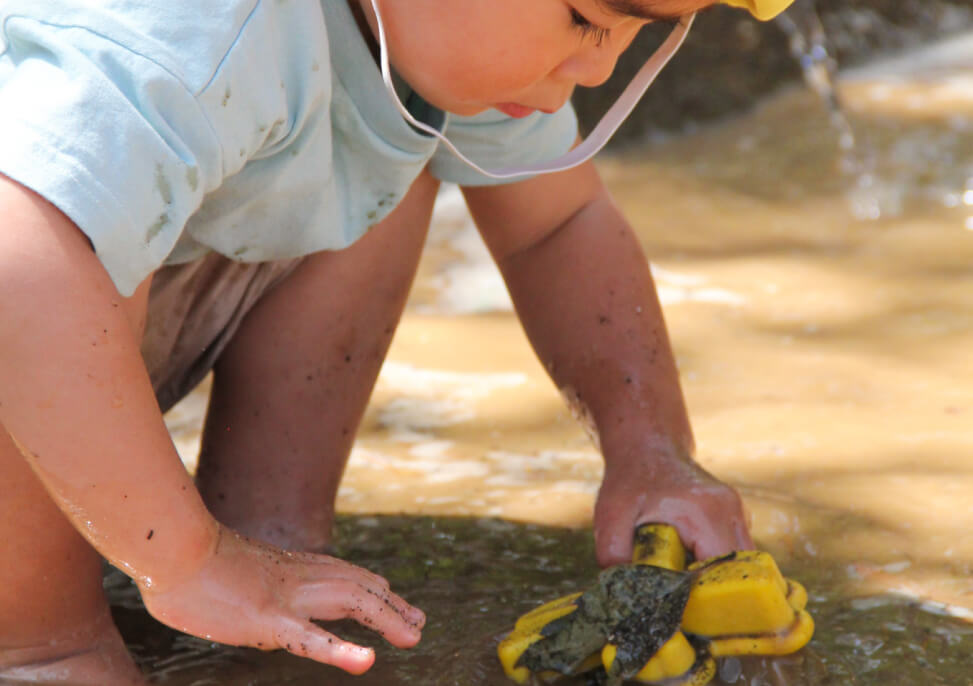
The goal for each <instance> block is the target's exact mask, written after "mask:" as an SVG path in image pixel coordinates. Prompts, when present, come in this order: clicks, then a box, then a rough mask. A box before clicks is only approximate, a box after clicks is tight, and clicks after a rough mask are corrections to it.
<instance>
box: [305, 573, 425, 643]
mask: <svg viewBox="0 0 973 686" xmlns="http://www.w3.org/2000/svg"><path fill="white" fill-rule="evenodd" d="M294 609H295V610H297V611H299V612H300V613H301V614H302V615H304V616H307V617H310V618H312V619H323V620H336V619H346V618H348V619H354V620H355V621H357V622H358V623H359V624H361V625H362V626H365V627H367V628H369V629H371V630H372V631H375V632H376V633H378V634H379V635H380V636H382V637H383V638H384V639H385V640H387V641H388V642H389V643H391V644H392V645H395V646H397V647H399V648H409V647H412V646H414V645H415V644H416V643H418V642H419V639H420V638H421V637H422V633H421V628H422V626H423V624H424V623H425V615H424V614H423V613H422V611H421V610H419V609H418V608H414V607H412V606H411V605H409V604H408V603H407V602H406V601H405V600H403V599H402V598H400V597H399V596H397V595H395V594H394V593H392V592H391V591H389V590H388V589H385V588H380V587H375V586H369V585H368V584H366V583H361V582H358V581H349V580H345V579H333V578H329V579H321V580H320V581H318V582H313V583H304V584H301V586H300V588H299V589H298V590H297V593H296V595H295V597H294Z"/></svg>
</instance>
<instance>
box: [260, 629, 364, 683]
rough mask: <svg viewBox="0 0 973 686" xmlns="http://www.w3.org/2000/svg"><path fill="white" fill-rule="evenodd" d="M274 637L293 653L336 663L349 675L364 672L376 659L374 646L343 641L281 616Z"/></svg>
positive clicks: (279, 643) (319, 660)
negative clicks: (368, 646) (366, 646)
mask: <svg viewBox="0 0 973 686" xmlns="http://www.w3.org/2000/svg"><path fill="white" fill-rule="evenodd" d="M274 639H275V640H276V642H277V645H279V646H280V647H281V648H283V649H284V650H286V651H288V652H290V653H294V654H295V655H299V656H301V657H308V658H311V659H312V660H315V661H316V662H322V663H324V664H329V665H334V666H335V667H337V668H339V669H343V670H345V671H346V672H348V673H350V674H362V673H364V672H366V671H368V669H369V668H370V667H371V666H372V664H374V662H375V651H374V650H372V649H371V648H363V647H362V646H359V645H356V644H354V643H350V642H348V641H344V640H342V639H340V638H338V637H337V636H335V635H334V634H331V633H328V632H327V631H325V630H324V629H322V628H320V627H317V626H315V625H314V624H311V623H310V622H302V621H298V620H295V619H291V618H288V617H281V618H280V620H279V621H278V625H277V627H276V628H275V629H274Z"/></svg>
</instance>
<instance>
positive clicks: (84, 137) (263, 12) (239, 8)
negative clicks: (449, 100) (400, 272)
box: [0, 0, 577, 295]
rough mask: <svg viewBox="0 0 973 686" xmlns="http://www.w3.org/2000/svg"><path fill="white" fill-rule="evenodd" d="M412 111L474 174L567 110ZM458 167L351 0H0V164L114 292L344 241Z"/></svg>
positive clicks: (558, 137) (466, 172) (571, 135)
mask: <svg viewBox="0 0 973 686" xmlns="http://www.w3.org/2000/svg"><path fill="white" fill-rule="evenodd" d="M399 86H400V88H399V93H400V96H401V97H402V98H403V100H404V101H406V103H407V106H408V107H409V109H410V111H412V112H413V113H414V114H417V115H418V116H419V117H420V118H422V119H423V120H424V121H426V122H427V123H430V124H431V125H433V126H436V127H437V128H439V129H440V130H441V131H443V132H444V133H446V135H448V136H449V138H450V139H451V140H452V141H453V142H454V143H455V144H456V145H457V147H459V148H460V149H461V150H462V151H463V152H464V153H465V154H467V155H468V156H469V157H470V158H471V159H473V160H474V161H475V162H477V163H478V164H479V165H480V166H482V167H486V168H497V167H505V166H511V165H515V164H526V163H533V162H539V161H543V160H548V159H553V158H555V157H558V156H559V155H561V154H562V153H564V152H565V151H566V150H568V149H569V148H570V147H571V145H572V144H573V142H574V139H575V136H576V134H577V122H576V119H575V116H574V113H573V111H572V110H571V108H570V107H569V106H567V107H565V108H563V109H562V110H561V111H559V112H557V113H554V114H550V115H547V114H541V113H537V114H534V115H531V116H530V117H527V118H524V119H512V118H510V117H507V116H506V115H503V114H501V113H499V112H496V111H489V112H486V113H484V114H481V115H478V116H475V117H458V116H454V115H450V114H447V113H443V112H440V111H438V110H436V109H435V108H433V107H432V106H430V105H428V104H427V103H425V102H423V101H422V99H421V98H420V97H419V96H418V94H416V93H414V92H412V91H411V90H410V89H409V88H408V86H407V85H405V84H403V83H400V84H399ZM427 164H428V165H429V167H430V169H431V171H432V173H433V174H434V175H435V176H436V177H438V178H440V179H442V180H444V181H450V182H455V183H459V184H462V185H484V184H489V183H495V181H493V180H491V179H488V178H486V177H483V176H481V175H479V174H478V173H476V172H475V171H473V170H472V169H470V168H468V167H466V166H465V165H463V164H462V163H461V162H459V161H458V160H457V159H455V158H454V157H453V156H452V154H451V153H450V152H449V151H448V150H446V149H445V147H443V148H440V145H439V144H438V143H437V141H436V140H435V139H434V138H432V137H429V136H427V135H424V134H422V133H420V132H418V131H416V130H415V129H413V128H412V127H411V126H409V124H407V123H406V122H405V121H404V120H403V119H402V117H401V116H400V115H399V113H398V112H397V111H396V109H395V107H394V105H393V103H392V101H391V98H390V96H389V94H388V93H387V92H386V90H385V87H384V84H383V82H382V78H381V74H380V72H379V69H378V67H377V65H376V64H375V61H374V58H373V56H372V54H371V52H370V51H369V49H368V45H367V44H366V43H365V41H364V39H363V38H362V36H361V33H360V31H359V29H358V26H357V24H356V22H355V20H354V17H353V15H352V14H351V10H350V9H349V7H348V5H347V0H220V1H219V2H215V1H214V2H205V3H201V2H199V0H164V1H163V0H4V1H3V2H2V3H0V173H3V174H5V175H7V176H9V177H10V178H12V179H14V180H16V181H18V182H19V183H21V184H23V185H25V186H27V187H28V188H31V189H32V190H34V191H36V192H37V193H38V194H39V195H41V196H43V197H45V198H46V199H47V200H49V201H50V202H51V203H53V204H54V205H55V206H57V207H58V208H59V209H61V211H63V212H64V213H65V214H66V215H67V216H68V217H70V218H71V219H72V221H74V222H75V223H76V224H77V225H78V227H79V228H80V229H81V230H82V231H83V232H84V233H85V234H86V235H87V236H88V238H89V239H90V240H91V242H92V244H93V246H94V248H95V251H96V253H97V255H98V257H99V259H100V260H101V262H102V264H103V265H104V266H105V268H106V270H107V271H108V273H109V275H110V276H111V278H112V279H113V281H114V283H115V285H116V286H117V287H118V289H119V291H120V292H122V293H123V294H126V295H127V294H130V293H132V292H133V291H134V289H135V288H136V286H137V285H138V284H139V283H141V282H142V280H144V279H145V278H146V277H147V276H148V275H149V274H151V273H152V272H153V271H155V270H156V269H157V268H158V267H160V266H161V265H163V264H171V263H179V262H185V261H190V260H193V259H197V258H199V257H201V256H203V255H204V254H206V253H207V252H209V251H211V250H215V251H217V252H219V253H222V254H223V255H226V256H227V257H230V258H232V259H235V260H240V261H245V262H262V261H267V260H275V259H283V258H290V257H297V256H300V255H305V254H309V253H312V252H316V251H319V250H328V249H341V248H344V247H347V246H348V245H350V244H351V243H353V242H354V241H355V240H357V239H358V238H359V237H361V236H362V235H363V234H364V233H365V231H367V229H368V227H369V226H371V225H373V224H375V223H376V222H378V221H380V220H381V219H382V218H383V217H385V216H386V215H387V214H388V213H389V212H390V211H391V210H392V209H393V208H394V207H395V206H396V204H397V203H398V202H399V201H400V200H401V198H402V197H403V195H404V194H405V193H406V191H407V190H408V188H409V186H410V185H411V184H412V182H413V181H414V180H415V178H416V177H417V176H418V175H419V173H420V172H421V171H422V169H423V168H424V167H426V165H427Z"/></svg>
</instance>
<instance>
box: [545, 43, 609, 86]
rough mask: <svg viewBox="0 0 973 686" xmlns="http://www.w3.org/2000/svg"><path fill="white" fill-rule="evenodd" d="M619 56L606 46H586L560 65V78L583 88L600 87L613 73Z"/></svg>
mask: <svg viewBox="0 0 973 686" xmlns="http://www.w3.org/2000/svg"><path fill="white" fill-rule="evenodd" d="M619 54H620V52H619V51H618V50H615V49H614V48H612V47H611V46H608V45H599V46H587V47H585V48H584V49H582V50H579V51H578V52H576V53H575V54H573V55H572V56H571V57H569V58H568V59H567V60H565V61H564V62H563V63H562V64H561V68H560V69H559V71H560V76H561V77H562V78H564V79H566V80H570V81H572V82H574V83H576V84H577V85H579V86H584V87H585V88H594V87H595V86H600V85H601V84H603V83H604V82H605V81H607V80H608V77H609V76H611V74H612V72H613V71H615V64H616V63H617V62H618V56H619Z"/></svg>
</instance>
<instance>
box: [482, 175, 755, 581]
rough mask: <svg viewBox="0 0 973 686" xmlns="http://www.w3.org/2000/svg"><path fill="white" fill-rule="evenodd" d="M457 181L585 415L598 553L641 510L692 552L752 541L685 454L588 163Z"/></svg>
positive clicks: (666, 347) (545, 352) (730, 502)
mask: <svg viewBox="0 0 973 686" xmlns="http://www.w3.org/2000/svg"><path fill="white" fill-rule="evenodd" d="M465 194H466V198H467V203H468V204H469V206H470V209H471V211H472V213H473V216H474V218H475V220H476V222H477V225H478V226H479V228H480V231H481V233H482V234H483V235H484V238H485V240H486V241H487V243H488V245H489V247H490V250H491V252H492V253H493V255H494V258H495V259H496V260H497V263H498V264H499V266H500V269H501V271H502V272H503V275H504V278H505V280H506V282H507V285H508V288H509V289H510V292H511V295H512V297H513V299H514V303H515V305H516V308H517V312H518V315H519V316H520V319H521V321H522V322H523V324H524V327H525V329H526V331H527V334H528V336H529V337H530V340H531V342H532V344H533V346H534V348H535V350H536V351H537V353H538V355H539V356H540V358H541V360H542V362H543V363H544V365H545V366H546V368H547V370H548V372H549V373H550V374H551V376H552V377H553V378H554V380H555V383H557V385H558V387H559V388H561V389H562V391H564V392H565V394H566V395H568V396H569V397H570V398H571V399H572V400H573V401H574V402H576V403H578V405H580V407H581V408H582V410H583V412H587V413H590V416H591V418H592V419H593V421H594V423H595V428H596V430H597V434H598V436H599V439H600V444H601V449H602V452H603V454H604V457H605V477H604V481H603V483H602V487H601V490H600V492H599V495H598V502H597V505H596V509H595V539H596V544H597V552H598V559H599V562H601V563H602V564H603V565H608V564H615V563H620V562H626V561H628V560H629V559H630V556H631V547H632V533H633V531H634V529H635V526H636V525H637V524H639V523H642V522H646V521H653V520H656V521H666V522H670V523H672V524H674V525H675V526H676V527H677V528H678V529H679V531H680V533H681V535H682V537H683V539H684V540H685V541H687V543H688V544H689V545H690V546H692V548H693V549H694V551H695V553H696V554H697V556H700V557H708V556H710V555H715V554H720V553H723V552H726V551H728V550H731V549H734V548H744V547H751V546H752V542H751V540H750V535H749V532H748V531H747V525H746V522H745V516H744V512H743V508H742V504H741V501H740V498H739V496H738V495H737V494H736V492H735V491H734V490H733V489H731V488H729V487H728V486H726V485H724V484H722V483H721V482H719V481H718V480H716V479H715V478H713V477H712V476H710V475H709V474H708V473H706V472H705V471H704V470H703V469H702V468H701V467H699V466H698V465H697V464H696V463H695V462H694V460H693V449H694V448H693V439H692V431H691V429H690V425H689V419H688V417H687V413H686V409H685V403H684V401H683V397H682V392H681V389H680V386H679V378H678V372H677V370H676V366H675V362H674V359H673V355H672V350H671V347H670V343H669V339H668V336H667V334H666V330H665V323H664V321H663V318H662V312H661V308H660V306H659V302H658V298H657V296H656V293H655V286H654V284H653V283H652V277H651V274H650V273H649V269H648V264H647V262H646V259H645V256H644V255H643V252H642V250H641V247H640V246H639V243H638V241H637V239H636V238H635V236H634V234H633V232H632V230H631V227H630V226H629V225H628V223H627V222H626V221H625V219H624V218H623V217H622V215H621V214H620V212H619V211H618V209H617V208H616V207H615V205H614V203H613V201H612V200H611V198H610V197H609V195H608V193H607V191H606V190H605V188H604V186H603V185H602V183H601V180H600V179H599V178H598V175H597V172H596V171H595V169H594V167H593V166H592V165H590V164H589V165H585V166H582V167H579V168H577V169H574V170H571V171H568V172H563V173H560V174H555V175H548V176H542V177H538V178H535V179H531V180H528V181H525V182H521V183H516V184H511V185H509V186H500V187H487V188H469V189H466V190H465Z"/></svg>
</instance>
